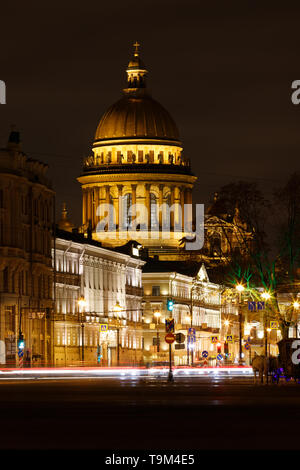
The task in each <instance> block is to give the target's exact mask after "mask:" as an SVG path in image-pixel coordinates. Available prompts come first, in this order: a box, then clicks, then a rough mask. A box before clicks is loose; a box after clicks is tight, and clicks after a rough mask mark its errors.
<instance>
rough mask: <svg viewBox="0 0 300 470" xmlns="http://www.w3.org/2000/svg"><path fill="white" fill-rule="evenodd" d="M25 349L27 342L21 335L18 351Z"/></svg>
mask: <svg viewBox="0 0 300 470" xmlns="http://www.w3.org/2000/svg"><path fill="white" fill-rule="evenodd" d="M24 348H25V341H24V338H23V335H19V339H18V349H24Z"/></svg>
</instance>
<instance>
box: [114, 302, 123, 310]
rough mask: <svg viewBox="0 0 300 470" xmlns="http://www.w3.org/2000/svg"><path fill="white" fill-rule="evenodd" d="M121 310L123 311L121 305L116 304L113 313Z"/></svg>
mask: <svg viewBox="0 0 300 470" xmlns="http://www.w3.org/2000/svg"><path fill="white" fill-rule="evenodd" d="M121 310H123V309H122V307H121V305H120V304H119V302H117V303H116V305H115V306H114V311H115V312H121Z"/></svg>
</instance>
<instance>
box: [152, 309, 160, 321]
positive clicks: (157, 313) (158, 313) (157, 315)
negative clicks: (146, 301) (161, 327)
mask: <svg viewBox="0 0 300 470" xmlns="http://www.w3.org/2000/svg"><path fill="white" fill-rule="evenodd" d="M153 315H154V316H155V318H157V320H158V319H159V317H160V316H161V313H160V312H158V311H157V312H154V314H153Z"/></svg>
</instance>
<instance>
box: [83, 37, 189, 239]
mask: <svg viewBox="0 0 300 470" xmlns="http://www.w3.org/2000/svg"><path fill="white" fill-rule="evenodd" d="M126 74H127V85H126V88H124V89H123V93H122V96H121V98H120V99H119V100H118V101H117V102H116V103H114V104H113V105H112V106H110V107H109V108H108V110H107V111H106V112H105V113H104V115H103V117H102V118H101V119H100V122H99V124H98V127H97V130H96V133H95V139H94V143H93V147H92V154H91V155H90V156H88V157H86V158H85V159H84V163H83V170H82V174H81V176H80V177H79V178H78V181H79V182H80V183H81V185H82V190H83V214H82V215H83V225H82V227H83V230H86V228H87V227H89V229H91V230H92V233H93V237H94V238H95V239H97V240H100V241H101V242H103V244H107V245H113V246H116V245H120V244H122V241H121V240H123V243H124V239H125V241H126V240H128V239H130V236H129V235H128V234H127V235H126V236H125V235H124V233H123V232H124V230H123V229H124V227H123V226H122V225H124V224H123V222H124V220H125V216H124V214H123V215H120V213H119V211H118V207H119V202H120V198H122V200H124V199H126V201H127V202H126V205H127V207H129V206H130V204H133V205H135V204H144V205H145V207H146V208H147V209H148V215H147V221H146V222H147V223H146V226H148V227H150V225H152V226H154V231H156V232H158V233H157V234H156V241H153V242H152V241H151V238H152V237H151V236H150V237H147V238H148V242H146V241H145V239H144V238H145V237H144V236H143V233H142V232H143V227H142V225H143V224H141V227H140V228H139V230H140V232H141V233H140V236H139V237H137V236H135V239H138V241H140V242H141V243H142V244H143V245H147V246H149V245H151V246H152V245H153V246H154V245H155V246H158V245H159V246H160V247H161V248H163V246H164V244H165V243H169V241H164V240H163V235H162V233H160V232H161V227H162V214H161V210H160V208H161V207H162V206H163V205H164V204H169V205H171V204H172V203H173V202H178V203H179V202H180V205H181V206H183V205H184V203H186V202H191V191H192V187H193V184H194V182H195V180H196V179H197V178H196V177H195V176H194V175H193V174H192V172H191V168H190V162H189V159H187V158H186V157H185V156H184V155H183V151H182V143H181V141H180V137H179V132H178V129H177V126H176V124H175V122H174V120H173V119H172V117H171V116H170V114H169V113H168V111H167V110H166V109H165V108H164V107H163V106H162V105H161V104H160V103H158V102H157V101H156V100H154V99H153V98H152V96H151V94H150V92H149V90H148V88H147V83H146V82H147V80H146V79H147V75H148V71H147V69H146V66H145V65H144V63H143V61H142V60H141V58H140V53H139V44H138V43H135V44H134V51H133V56H132V58H131V59H130V61H129V63H128V66H127V69H126ZM104 203H105V204H112V205H113V206H114V207H116V215H114V216H113V217H112V218H113V220H114V222H115V225H116V227H117V232H118V233H117V235H116V237H114V236H113V234H112V233H110V232H111V230H109V229H107V231H106V232H107V233H103V231H99V230H98V229H97V227H98V223H99V220H100V219H101V216H100V212H101V211H100V212H99V208H100V207H101V204H104ZM134 218H135V216H130V217H129V219H128V220H127V222H128V224H130V223H131V222H132V220H133V219H134ZM175 220H176V216H175V215H174V217H173V219H172V223H173V226H174V224H175ZM173 228H174V227H173ZM152 229H153V227H152ZM144 231H145V230H144ZM120 232H122V233H120ZM182 236H183V234H182V227H181V228H180V230H178V234H177V235H176V236H173V237H172V241H170V243H171V245H176V246H177V245H178V240H179V239H180V238H182Z"/></svg>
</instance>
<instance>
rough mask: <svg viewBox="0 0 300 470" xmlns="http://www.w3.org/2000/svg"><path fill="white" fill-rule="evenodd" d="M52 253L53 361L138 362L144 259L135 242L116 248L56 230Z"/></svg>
mask: <svg viewBox="0 0 300 470" xmlns="http://www.w3.org/2000/svg"><path fill="white" fill-rule="evenodd" d="M52 252H53V268H54V279H55V316H54V333H53V349H54V364H55V365H56V366H67V365H71V364H73V365H74V364H80V363H81V364H82V363H83V361H84V365H97V364H98V365H104V366H107V365H108V366H111V365H112V366H115V365H125V364H131V365H133V364H140V363H141V361H142V359H143V329H142V311H141V301H142V271H141V268H142V266H143V264H144V261H142V260H141V259H140V256H139V246H138V245H137V243H134V242H130V243H128V244H127V245H125V246H123V247H121V248H120V249H119V251H116V250H113V249H107V248H103V247H102V246H101V244H100V243H99V242H97V241H95V240H93V239H88V238H85V237H84V236H83V235H81V234H78V233H70V232H68V231H63V230H59V229H58V230H57V232H56V238H55V240H54V245H53V250H52Z"/></svg>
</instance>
